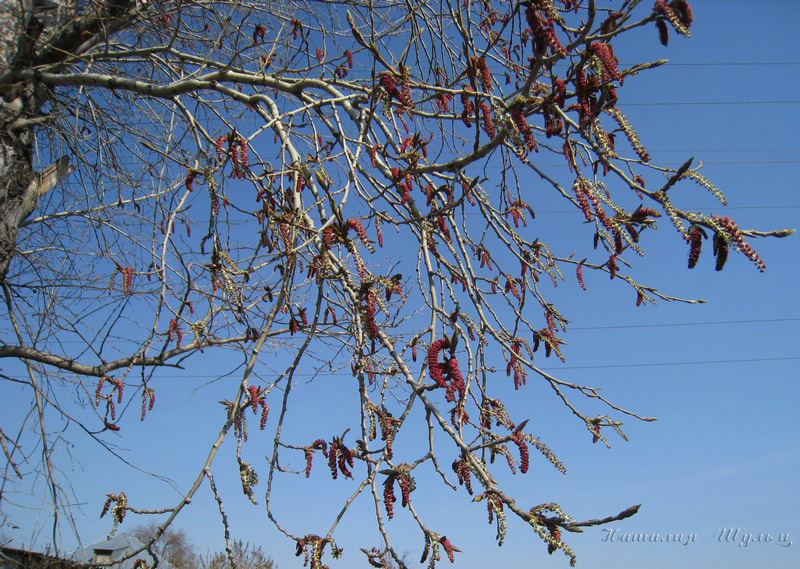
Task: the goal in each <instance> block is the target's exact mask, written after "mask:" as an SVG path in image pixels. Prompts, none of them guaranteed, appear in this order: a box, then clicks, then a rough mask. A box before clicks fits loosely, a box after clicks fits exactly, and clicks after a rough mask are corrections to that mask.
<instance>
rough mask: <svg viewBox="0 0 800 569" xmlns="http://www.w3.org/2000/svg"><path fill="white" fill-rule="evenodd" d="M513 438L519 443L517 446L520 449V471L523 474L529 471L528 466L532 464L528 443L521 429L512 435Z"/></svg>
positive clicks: (515, 442)
mask: <svg viewBox="0 0 800 569" xmlns="http://www.w3.org/2000/svg"><path fill="white" fill-rule="evenodd" d="M511 440H512V441H513V442H514V444H515V445H517V448H518V449H519V471H520V472H521V473H522V474H525V473H526V472H528V468H529V466H530V454H529V452H528V443H527V442H526V441H525V439H524V438H523V436H522V433H521V432H520V431H516V432H515V433H514V434H513V435H512V437H511Z"/></svg>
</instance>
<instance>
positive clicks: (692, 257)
mask: <svg viewBox="0 0 800 569" xmlns="http://www.w3.org/2000/svg"><path fill="white" fill-rule="evenodd" d="M689 245H690V246H689V268H690V269H694V268H695V266H696V265H697V260H698V259H699V258H700V248H701V247H702V246H703V233H702V231H700V228H699V227H692V228H691V229H690V230H689Z"/></svg>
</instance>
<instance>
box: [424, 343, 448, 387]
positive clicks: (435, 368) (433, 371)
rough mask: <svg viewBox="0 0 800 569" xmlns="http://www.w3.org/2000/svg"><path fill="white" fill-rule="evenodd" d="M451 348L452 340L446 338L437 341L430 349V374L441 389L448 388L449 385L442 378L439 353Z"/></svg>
mask: <svg viewBox="0 0 800 569" xmlns="http://www.w3.org/2000/svg"><path fill="white" fill-rule="evenodd" d="M449 347H450V339H449V338H448V337H447V336H445V337H444V338H440V339H438V340H436V341H435V342H434V343H433V344H431V347H430V348H429V349H428V374H429V375H430V376H431V379H432V380H433V381H435V382H436V385H438V386H439V387H447V383H446V382H445V381H444V378H443V377H442V368H441V366H440V365H439V352H441V351H442V350H443V349H445V348H449Z"/></svg>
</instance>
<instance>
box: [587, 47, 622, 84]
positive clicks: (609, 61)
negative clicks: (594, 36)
mask: <svg viewBox="0 0 800 569" xmlns="http://www.w3.org/2000/svg"><path fill="white" fill-rule="evenodd" d="M589 51H591V52H592V53H593V54H594V55H595V56H597V58H598V59H599V60H600V63H602V65H603V71H604V72H605V73H606V74H607V75H608V76H609V77H610V78H611V79H613V80H614V81H618V82H619V84H620V85H622V84H623V83H624V82H625V78H624V77H623V76H622V75H621V74H620V72H619V69H617V58H616V57H615V56H614V50H613V49H612V47H611V46H610V45H609V44H607V43H604V42H600V41H595V42H592V43H591V44H590V45H589Z"/></svg>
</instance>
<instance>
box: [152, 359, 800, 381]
mask: <svg viewBox="0 0 800 569" xmlns="http://www.w3.org/2000/svg"><path fill="white" fill-rule="evenodd" d="M793 360H800V356H785V357H776V358H743V359H724V360H699V361H682V362H645V363H638V364H596V365H585V366H557V367H540V368H539V369H541V370H542V371H563V370H574V369H608V368H629V367H664V366H687V365H708V364H735V363H755V362H782V361H793ZM314 373H316V372H314ZM376 373H377V375H381V374H380V373H379V372H376ZM230 375H232V374H230V373H218V374H196V373H191V372H189V371H187V372H186V374H184V375H171V374H170V375H161V374H158V375H157V377H158V378H163V379H177V378H181V377H192V378H201V379H204V378H222V377H228V376H230ZM308 375H309V377H310V376H311V375H313V373H309V374H308ZM324 375H325V377H353V374H352V373H342V372H324Z"/></svg>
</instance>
